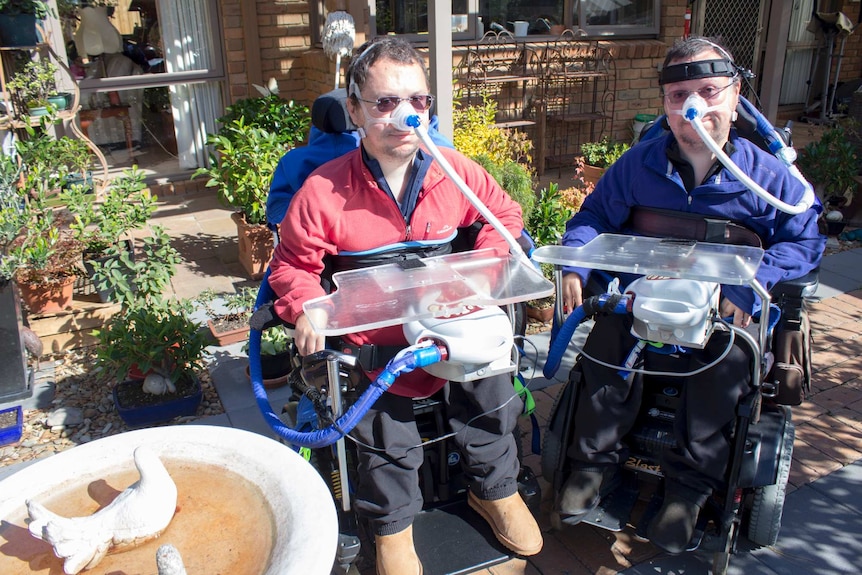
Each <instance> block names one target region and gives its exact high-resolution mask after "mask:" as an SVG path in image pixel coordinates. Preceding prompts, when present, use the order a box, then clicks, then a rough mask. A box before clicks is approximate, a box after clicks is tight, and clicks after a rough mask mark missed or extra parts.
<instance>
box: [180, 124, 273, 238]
mask: <svg viewBox="0 0 862 575" xmlns="http://www.w3.org/2000/svg"><path fill="white" fill-rule="evenodd" d="M207 144H208V145H210V146H212V147H213V148H214V150H215V151H214V152H213V153H211V154H210V157H209V166H208V167H204V168H200V169H198V170H197V171H196V172H195V173H194V176H193V177H197V176H201V175H206V176H209V180H208V181H207V183H206V186H207V187H217V188H218V195H219V199H220V200H221V202H222V203H224V204H225V205H227V206H232V207H234V208H236V209H238V210H239V211H240V212H241V213H242V214H243V215H244V217H245V220H246V223H248V224H252V225H257V224H263V223H265V222H266V199H267V196H268V194H269V183H270V180H271V178H272V174H273V172H274V171H275V168H276V166H277V165H278V161H279V160H280V159H281V156H282V155H284V153H285V152H286V151H287V150H288V148H287V147H285V145H284V144H283V142H282V141H281V139H280V138H279V136H278V135H276V134H275V133H272V132H269V131H267V130H265V129H263V128H257V127H254V126H251V125H248V124H247V123H246V121H245V119H244V118H242V117H240V118H239V119H236V120H233V121H232V122H231V123H230V124H229V125H227V126H226V127H225V128H224V130H223V131H222V133H220V134H218V135H211V136H209V137H208V138H207Z"/></svg>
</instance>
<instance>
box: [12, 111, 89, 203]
mask: <svg viewBox="0 0 862 575" xmlns="http://www.w3.org/2000/svg"><path fill="white" fill-rule="evenodd" d="M24 129H25V130H26V132H27V138H26V139H21V140H18V141H17V142H15V149H16V151H17V154H18V157H19V159H20V162H21V166H22V170H23V179H22V182H21V183H20V186H21V187H22V188H23V191H24V192H25V193H28V194H30V195H31V196H32V195H36V194H42V195H43V196H45V197H46V198H47V197H48V196H51V195H54V194H58V193H60V192H61V191H62V190H63V189H64V188H67V187H69V185H70V184H71V183H72V182H75V181H80V180H83V181H85V182H86V181H87V180H91V178H89V177H88V174H89V168H90V164H91V162H92V159H93V152H92V150H91V149H90V148H89V146H87V144H86V143H85V142H84V141H83V140H78V139H75V138H70V137H68V136H61V137H59V138H56V137H54V135H53V134H52V131H51V124H50V123H49V122H46V121H44V119H43V121H42V122H40V124H39V126H29V125H28V126H25V128H24Z"/></svg>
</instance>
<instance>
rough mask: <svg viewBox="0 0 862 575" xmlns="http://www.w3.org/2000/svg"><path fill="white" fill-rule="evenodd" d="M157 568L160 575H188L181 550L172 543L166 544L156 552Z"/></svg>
mask: <svg viewBox="0 0 862 575" xmlns="http://www.w3.org/2000/svg"><path fill="white" fill-rule="evenodd" d="M156 568H157V569H158V570H159V575H187V574H186V567H185V565H183V558H182V556H180V552H179V550H177V548H176V547H174V546H173V545H171V544H170V543H165V544H164V545H162V546H161V547H159V550H158V551H156Z"/></svg>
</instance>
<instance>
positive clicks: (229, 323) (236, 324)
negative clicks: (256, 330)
mask: <svg viewBox="0 0 862 575" xmlns="http://www.w3.org/2000/svg"><path fill="white" fill-rule="evenodd" d="M256 299H257V290H256V289H254V288H252V287H243V288H241V289H240V290H239V291H237V292H235V293H230V294H216V293H215V291H214V290H211V289H207V290H204V291H203V292H201V293H200V294H199V295H198V297H197V298H195V301H196V302H197V303H199V304H200V305H201V306H203V308H204V312H205V313H206V314H207V317H208V319H207V326H208V327H209V329H210V333H211V334H212V336H213V339H214V340H215V342H216V344H217V345H219V346H226V345H230V344H232V343H236V342H239V341H244V340H247V339H248V330H249V325H248V320H249V318H250V317H251V311H252V309H253V308H254V303H255V300H256ZM216 300H220V303H221V308H222V309H223V310H225V311H222V309H216V307H215V303H216Z"/></svg>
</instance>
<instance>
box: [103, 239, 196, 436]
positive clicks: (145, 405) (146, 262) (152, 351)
mask: <svg viewBox="0 0 862 575" xmlns="http://www.w3.org/2000/svg"><path fill="white" fill-rule="evenodd" d="M140 256H141V257H140V258H137V259H135V260H132V259H131V258H130V257H129V256H128V255H127V254H123V255H119V256H118V257H116V258H111V259H109V260H108V262H106V263H104V264H100V265H99V264H97V266H96V267H97V268H98V270H99V272H100V273H101V274H102V278H103V281H104V282H105V284H106V285H109V286H110V287H111V288H112V289H113V290H114V298H115V301H118V302H119V303H120V304H121V309H120V312H119V313H117V314H115V315H114V316H113V317H112V318H111V320H110V321H109V322H108V323H107V324H106V325H105V326H104V327H103V328H102V329H99V330H96V331H95V332H94V335H96V337H97V338H98V341H99V343H98V345H97V348H96V359H97V363H98V364H99V366H100V367H101V368H103V369H105V370H106V371H107V372H108V373H109V374H110V375H111V376H112V377H114V378H115V379H116V380H117V384H116V385H115V386H114V389H113V392H112V393H113V397H114V403H115V406H116V407H117V411H118V413H119V414H120V416H121V417H122V419H123V421H125V422H126V424H127V425H129V426H132V427H138V426H141V425H147V424H151V423H158V422H162V421H168V420H170V419H173V418H174V417H176V416H178V415H193V414H194V413H195V411H196V410H197V407H198V405H199V404H200V401H201V387H200V379H199V377H198V373H199V372H200V371H201V369H203V363H202V361H203V354H204V349H205V347H206V346H207V338H206V337H205V335H204V334H203V333H201V331H200V329H199V326H198V324H197V323H196V322H194V321H193V320H192V319H191V317H190V314H191V311H192V309H191V308H192V306H191V302H188V301H179V300H175V299H171V298H166V297H164V296H163V295H162V293H163V291H164V289H165V287H166V286H167V284H168V282H170V279H171V277H173V275H174V272H175V269H176V264H177V263H178V261H179V254H178V253H177V251H176V250H175V249H174V248H172V247H171V246H170V238H169V237H168V236H167V234H166V233H165V231H164V229H162V228H161V227H159V226H153V234H152V236H149V237H145V238H143V239H142V246H141V253H140ZM135 374H137V377H135Z"/></svg>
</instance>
